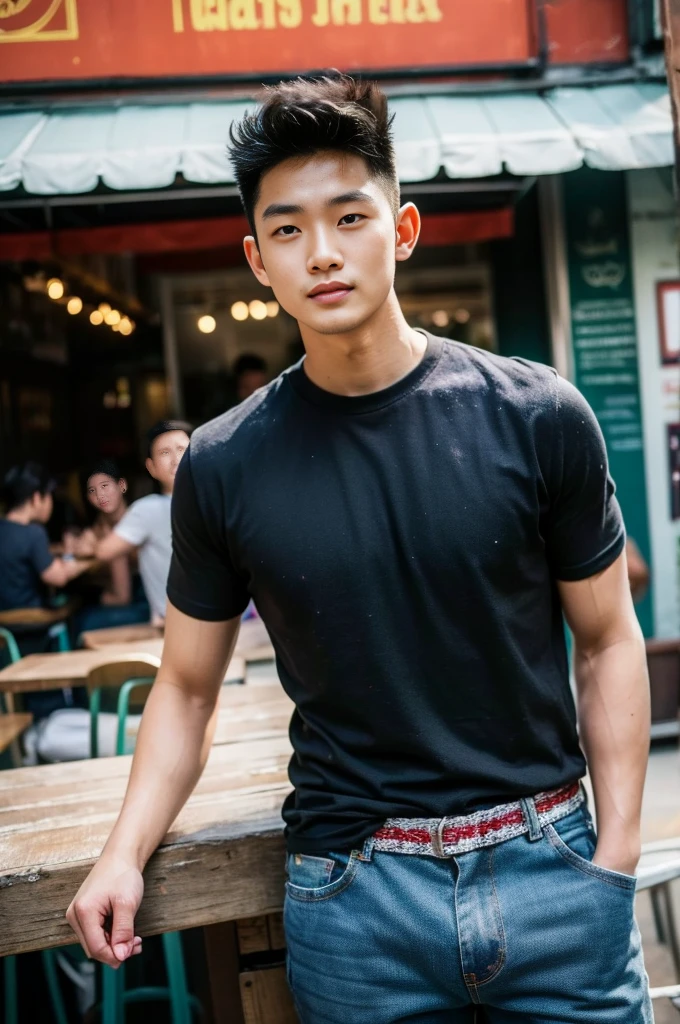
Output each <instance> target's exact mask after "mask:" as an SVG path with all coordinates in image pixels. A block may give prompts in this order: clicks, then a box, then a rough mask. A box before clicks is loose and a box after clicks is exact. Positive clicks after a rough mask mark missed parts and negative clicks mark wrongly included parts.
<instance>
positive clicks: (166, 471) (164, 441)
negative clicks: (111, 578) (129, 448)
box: [78, 420, 191, 625]
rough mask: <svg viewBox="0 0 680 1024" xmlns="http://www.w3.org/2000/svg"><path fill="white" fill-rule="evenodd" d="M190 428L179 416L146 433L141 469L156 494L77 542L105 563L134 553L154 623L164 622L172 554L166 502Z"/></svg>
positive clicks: (156, 425) (82, 552)
mask: <svg viewBox="0 0 680 1024" xmlns="http://www.w3.org/2000/svg"><path fill="white" fill-rule="evenodd" d="M190 434H191V427H190V426H189V424H188V423H185V422H183V421H181V420H161V421H160V422H159V423H156V424H155V426H153V427H151V429H150V430H149V432H148V434H147V439H148V457H147V459H146V463H145V465H146V469H147V472H148V473H149V474H150V476H152V477H153V479H154V480H155V481H156V482H157V484H158V485H159V487H160V494H149V495H147V496H146V497H145V498H140V499H139V501H135V502H133V504H132V505H131V506H130V508H129V509H128V510H127V512H125V514H124V515H123V516H122V518H121V519H120V521H119V522H117V523H116V524H115V525H114V526H113V528H112V530H111V532H110V533H109V534H108V535H107V536H105V537H102V538H99V539H98V538H97V536H96V534H95V531H94V530H88V531H86V533H84V534H83V536H82V537H81V538H80V540H79V542H78V552H79V553H80V554H94V555H95V556H96V557H97V558H98V559H100V560H101V561H104V562H113V561H114V559H116V558H120V556H121V555H125V556H126V557H128V558H129V556H130V555H131V554H133V553H134V552H135V551H137V555H138V558H139V572H140V575H141V577H142V584H143V586H144V592H145V594H146V598H147V600H148V602H149V607H150V609H151V621H152V623H154V625H163V623H164V622H165V604H166V595H165V587H166V583H167V579H168V571H169V569H170V558H171V555H172V530H171V525H170V502H171V498H172V490H173V487H174V484H175V473H176V472H177V467H178V466H179V463H180V460H181V458H182V456H183V454H184V452H185V451H186V449H187V448H188V447H189V435H190Z"/></svg>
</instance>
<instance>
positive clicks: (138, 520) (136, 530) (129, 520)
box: [113, 498, 152, 548]
mask: <svg viewBox="0 0 680 1024" xmlns="http://www.w3.org/2000/svg"><path fill="white" fill-rule="evenodd" d="M148 511H149V507H148V504H147V502H146V499H145V498H140V500H139V501H135V502H133V504H132V505H130V508H129V509H128V510H127V512H126V513H125V515H124V516H123V518H122V519H121V521H120V522H119V523H117V524H116V526H114V528H113V532H114V533H116V534H117V535H118V536H119V537H121V538H122V539H123V540H126V541H127V542H128V544H134V546H135V547H136V548H140V547H141V546H142V544H144V543H145V541H147V540H148V539H149V535H150V531H151V518H152V517H151V516H150V515H148Z"/></svg>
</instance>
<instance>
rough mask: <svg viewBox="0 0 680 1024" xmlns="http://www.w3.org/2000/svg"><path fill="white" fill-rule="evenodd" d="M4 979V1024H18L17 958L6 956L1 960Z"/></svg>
mask: <svg viewBox="0 0 680 1024" xmlns="http://www.w3.org/2000/svg"><path fill="white" fill-rule="evenodd" d="M2 966H3V973H4V981H5V1024H19V1003H18V998H19V993H18V991H17V958H16V957H15V956H6V957H5V958H4V959H3V962H2Z"/></svg>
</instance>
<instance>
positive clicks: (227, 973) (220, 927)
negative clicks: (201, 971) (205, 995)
mask: <svg viewBox="0 0 680 1024" xmlns="http://www.w3.org/2000/svg"><path fill="white" fill-rule="evenodd" d="M203 937H204V941H205V956H206V960H207V963H208V979H209V983H210V995H211V998H212V1008H213V1022H214V1024H244V1018H243V1008H242V1005H241V992H240V988H239V956H238V938H237V935H236V924H235V922H234V921H225V922H223V923H220V924H211V925H208V926H207V927H205V928H204V929H203Z"/></svg>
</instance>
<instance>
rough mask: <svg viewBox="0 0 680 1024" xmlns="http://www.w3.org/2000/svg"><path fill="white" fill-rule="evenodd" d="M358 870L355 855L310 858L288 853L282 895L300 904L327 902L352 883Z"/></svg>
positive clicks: (355, 851)
mask: <svg viewBox="0 0 680 1024" xmlns="http://www.w3.org/2000/svg"><path fill="white" fill-rule="evenodd" d="M358 867H359V852H358V851H357V850H353V851H352V853H351V854H334V853H331V854H329V855H328V857H312V856H309V855H308V854H304V853H291V854H290V856H289V858H288V866H287V870H288V881H287V882H286V895H287V896H290V898H291V899H294V900H299V901H300V902H302V903H314V902H317V901H320V900H327V899H330V898H331V897H332V896H337V895H338V894H339V893H341V892H343V891H344V890H345V889H346V888H347V886H348V885H350V884H351V883H352V881H353V880H354V877H355V875H356V873H357V870H358Z"/></svg>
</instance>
